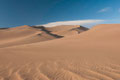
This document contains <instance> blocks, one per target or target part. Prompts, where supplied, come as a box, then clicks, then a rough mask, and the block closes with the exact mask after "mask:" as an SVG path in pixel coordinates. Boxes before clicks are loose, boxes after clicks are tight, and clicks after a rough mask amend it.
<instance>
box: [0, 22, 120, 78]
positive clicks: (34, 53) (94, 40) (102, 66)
mask: <svg viewBox="0 0 120 80" xmlns="http://www.w3.org/2000/svg"><path fill="white" fill-rule="evenodd" d="M119 41H120V24H101V25H97V26H95V27H93V28H92V29H90V30H88V31H86V32H83V33H81V34H78V35H72V36H68V37H64V38H60V39H54V40H49V41H44V42H35V43H31V44H30V43H29V44H22V45H14V46H13V45H12V46H10V45H9V46H7V47H6V46H4V47H1V48H0V80H119V79H120V42H119ZM5 45H6V44H5Z"/></svg>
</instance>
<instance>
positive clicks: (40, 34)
mask: <svg viewBox="0 0 120 80" xmlns="http://www.w3.org/2000/svg"><path fill="white" fill-rule="evenodd" d="M77 28H79V26H78V27H76V26H61V29H60V27H58V29H57V28H56V27H53V28H46V27H44V26H37V27H36V26H27V25H25V26H19V27H15V28H8V29H0V41H1V43H0V47H1V48H2V47H9V46H15V45H24V44H31V43H36V42H42V41H48V40H53V39H58V38H62V37H65V35H67V34H69V35H74V34H72V33H71V32H72V31H76V32H77V30H71V29H77ZM84 28H85V27H83V29H82V28H80V29H79V31H78V32H79V33H80V32H83V31H86V30H88V29H87V28H85V30H84ZM59 29H60V30H59ZM70 30H71V31H70ZM54 31H55V32H56V33H54ZM65 32H67V33H65ZM78 32H77V33H76V34H79V33H78ZM58 33H64V35H61V34H58Z"/></svg>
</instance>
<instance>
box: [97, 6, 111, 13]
mask: <svg viewBox="0 0 120 80" xmlns="http://www.w3.org/2000/svg"><path fill="white" fill-rule="evenodd" d="M110 9H111V8H110V7H106V8H103V9H100V10H99V11H98V13H102V12H107V11H109V10H110Z"/></svg>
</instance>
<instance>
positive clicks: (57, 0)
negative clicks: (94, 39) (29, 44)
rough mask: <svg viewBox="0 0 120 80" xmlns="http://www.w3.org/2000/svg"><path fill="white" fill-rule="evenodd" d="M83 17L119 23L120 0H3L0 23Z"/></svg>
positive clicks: (16, 24) (68, 19)
mask: <svg viewBox="0 0 120 80" xmlns="http://www.w3.org/2000/svg"><path fill="white" fill-rule="evenodd" d="M80 20H104V21H102V22H100V23H120V0H0V27H15V26H20V25H40V24H47V23H50V22H56V21H62V22H64V21H80Z"/></svg>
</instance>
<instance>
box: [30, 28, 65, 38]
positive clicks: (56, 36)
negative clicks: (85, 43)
mask: <svg viewBox="0 0 120 80" xmlns="http://www.w3.org/2000/svg"><path fill="white" fill-rule="evenodd" d="M31 27H33V28H36V29H40V30H42V31H44V32H45V33H47V34H49V35H51V36H53V37H55V38H62V37H64V36H60V35H57V34H53V33H51V31H48V30H47V29H46V28H45V27H44V26H31Z"/></svg>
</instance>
